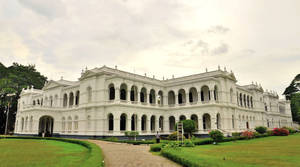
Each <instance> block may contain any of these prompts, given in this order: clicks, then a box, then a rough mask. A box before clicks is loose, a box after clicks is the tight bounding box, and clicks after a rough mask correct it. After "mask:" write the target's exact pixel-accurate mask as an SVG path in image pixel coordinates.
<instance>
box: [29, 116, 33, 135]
mask: <svg viewBox="0 0 300 167" xmlns="http://www.w3.org/2000/svg"><path fill="white" fill-rule="evenodd" d="M32 126H33V116H31V117H30V121H29V131H30V132H32Z"/></svg>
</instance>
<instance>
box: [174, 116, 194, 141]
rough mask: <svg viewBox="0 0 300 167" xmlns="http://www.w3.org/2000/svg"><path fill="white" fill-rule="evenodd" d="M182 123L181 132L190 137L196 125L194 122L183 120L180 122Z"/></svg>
mask: <svg viewBox="0 0 300 167" xmlns="http://www.w3.org/2000/svg"><path fill="white" fill-rule="evenodd" d="M181 122H182V123H183V130H184V132H186V133H187V134H188V135H189V138H190V136H192V134H193V132H195V131H196V124H195V121H193V120H190V119H187V120H183V121H181ZM175 127H176V130H177V124H176V125H175Z"/></svg>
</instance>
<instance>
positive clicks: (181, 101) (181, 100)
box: [178, 89, 186, 104]
mask: <svg viewBox="0 0 300 167" xmlns="http://www.w3.org/2000/svg"><path fill="white" fill-rule="evenodd" d="M185 102H186V97H185V90H184V89H180V90H179V91H178V104H185Z"/></svg>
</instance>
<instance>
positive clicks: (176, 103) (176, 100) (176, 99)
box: [175, 94, 178, 106]
mask: <svg viewBox="0 0 300 167" xmlns="http://www.w3.org/2000/svg"><path fill="white" fill-rule="evenodd" d="M175 105H176V106H177V105H178V94H175Z"/></svg>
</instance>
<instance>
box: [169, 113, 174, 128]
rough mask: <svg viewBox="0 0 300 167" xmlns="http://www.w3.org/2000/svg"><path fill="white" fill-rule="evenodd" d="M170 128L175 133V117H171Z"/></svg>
mask: <svg viewBox="0 0 300 167" xmlns="http://www.w3.org/2000/svg"><path fill="white" fill-rule="evenodd" d="M169 128H170V131H175V117H174V116H170V117H169Z"/></svg>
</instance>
